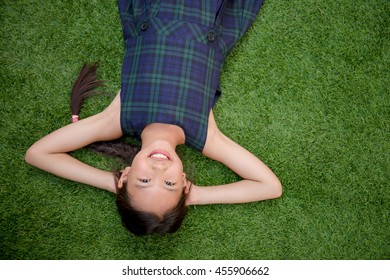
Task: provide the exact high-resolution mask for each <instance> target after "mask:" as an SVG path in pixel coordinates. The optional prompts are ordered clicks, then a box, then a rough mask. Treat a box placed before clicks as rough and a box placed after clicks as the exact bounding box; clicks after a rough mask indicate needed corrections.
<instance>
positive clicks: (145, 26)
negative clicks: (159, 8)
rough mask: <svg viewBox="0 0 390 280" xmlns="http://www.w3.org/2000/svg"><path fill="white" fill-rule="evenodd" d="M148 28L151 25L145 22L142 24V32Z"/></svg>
mask: <svg viewBox="0 0 390 280" xmlns="http://www.w3.org/2000/svg"><path fill="white" fill-rule="evenodd" d="M148 27H149V24H148V23H147V22H144V23H142V25H141V30H142V31H145V30H146V29H148Z"/></svg>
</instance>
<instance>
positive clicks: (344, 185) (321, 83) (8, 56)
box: [0, 0, 390, 260]
mask: <svg viewBox="0 0 390 280" xmlns="http://www.w3.org/2000/svg"><path fill="white" fill-rule="evenodd" d="M0 5H1V7H0V36H1V42H0V51H1V53H0V59H1V61H0V65H1V68H0V69H1V70H0V92H1V103H0V113H1V127H0V153H1V156H0V172H1V176H0V258H1V259H206V260H208V259H388V258H390V245H389V242H390V241H389V240H390V228H389V218H390V217H389V216H390V192H389V185H390V184H389V181H390V176H389V175H390V155H389V152H390V108H389V107H390V95H389V54H390V53H389V50H390V44H389V35H390V34H389V30H390V25H389V18H390V16H389V15H390V4H389V1H387V0H372V1H366V0H340V1H325V0H291V1H286V0H267V1H265V4H264V6H263V8H262V10H261V12H260V14H259V16H258V18H257V19H256V21H255V22H254V24H253V25H252V27H251V28H250V30H249V31H248V32H247V34H246V35H245V37H244V38H243V39H242V40H241V41H240V42H239V43H238V44H237V46H236V47H235V48H234V50H233V51H232V53H231V54H230V55H229V57H228V58H227V60H226V63H225V65H224V68H223V73H222V80H221V86H222V91H223V94H222V97H221V98H220V100H219V101H218V103H217V105H216V107H215V109H214V111H215V117H216V120H217V123H218V124H219V127H220V129H221V130H222V131H223V132H224V133H225V134H226V135H228V136H229V137H231V138H232V139H233V140H235V141H236V142H238V143H240V144H241V145H242V146H244V147H246V148H247V149H249V150H250V151H251V152H253V153H254V154H255V155H257V156H259V157H260V158H261V159H262V160H263V161H264V162H265V163H267V164H268V165H269V166H270V167H271V169H272V170H274V171H275V173H276V174H277V175H278V177H279V178H280V180H281V181H282V184H283V186H284V193H283V196H282V197H281V198H279V199H277V200H271V201H264V202H257V203H251V204H243V205H207V206H196V207H195V206H191V207H190V209H189V213H188V215H187V217H186V219H185V221H184V224H183V226H182V228H181V229H180V230H179V231H178V232H177V233H175V234H172V235H167V236H148V237H135V236H133V235H131V234H130V233H128V232H127V230H126V229H125V228H123V226H122V225H121V222H120V218H119V216H118V214H117V211H116V207H115V197H114V195H112V194H110V193H107V192H104V191H102V190H98V189H94V188H91V187H87V186H84V185H81V184H78V183H74V182H70V181H67V180H64V179H61V178H57V177H55V176H53V175H50V174H47V173H45V172H43V171H40V170H38V169H35V168H33V167H31V166H28V165H27V164H26V163H25V161H24V153H25V151H26V150H27V149H28V147H29V146H30V145H31V144H33V143H34V142H35V141H36V140H38V139H39V138H41V137H43V136H44V135H46V134H48V133H49V132H51V131H53V130H55V129H57V128H59V127H61V126H63V125H65V124H67V123H69V121H70V109H69V91H70V87H71V84H72V81H73V79H74V78H75V76H76V75H77V73H78V71H79V69H80V67H81V66H82V64H83V63H84V62H92V61H99V62H100V68H99V75H100V77H101V78H102V79H104V80H107V81H108V82H107V91H109V92H112V94H113V95H114V94H115V93H116V92H117V90H118V89H119V85H120V82H119V80H120V68H121V60H122V55H123V40H122V33H121V25H120V21H119V16H118V12H117V4H116V1H114V0H111V1H103V0H102V1H98V0H94V1H91V0H78V1H59V0H52V1H49V2H48V1H41V0H30V1H26V0H19V1H13V0H2V1H1V2H0ZM110 100H111V97H106V96H103V97H95V98H92V99H90V100H88V101H87V103H86V105H85V107H84V111H83V116H82V117H85V116H88V115H91V114H94V113H97V112H99V111H101V110H102V109H103V108H105V106H107V105H108V104H109V102H110ZM180 152H181V154H182V155H183V160H184V162H191V165H193V166H194V170H195V173H194V180H195V182H196V183H197V184H198V185H213V184H223V183H228V182H232V181H235V180H237V179H238V178H237V176H236V175H235V174H233V173H232V172H231V171H230V170H228V169H227V168H225V167H224V166H222V165H221V164H219V163H216V162H213V161H211V160H208V159H206V158H204V157H203V156H202V155H200V154H199V153H197V152H195V151H192V150H190V149H188V148H185V147H180ZM227 152H228V151H227ZM74 155H75V156H76V157H78V158H80V159H81V160H83V161H85V162H87V163H90V164H92V165H94V166H97V167H101V168H105V169H110V168H111V165H112V161H111V160H110V159H107V158H103V157H101V156H99V155H95V154H93V153H91V152H89V151H85V150H81V151H77V152H75V153H74Z"/></svg>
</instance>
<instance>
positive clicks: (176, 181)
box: [124, 148, 188, 216]
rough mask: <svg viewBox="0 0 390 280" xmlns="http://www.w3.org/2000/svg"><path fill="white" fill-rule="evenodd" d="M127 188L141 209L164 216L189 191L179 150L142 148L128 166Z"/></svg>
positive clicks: (137, 206)
mask: <svg viewBox="0 0 390 280" xmlns="http://www.w3.org/2000/svg"><path fill="white" fill-rule="evenodd" d="M124 173H126V174H125V175H127V184H126V187H127V191H128V192H129V194H130V196H131V198H132V200H133V201H134V204H135V207H136V208H137V209H139V210H141V211H145V212H151V213H155V214H157V215H159V216H161V215H163V214H164V213H165V212H166V211H167V210H169V209H172V208H173V207H175V206H176V204H177V203H178V201H179V199H180V197H181V196H182V194H183V190H185V191H186V192H188V190H187V181H186V175H185V174H184V173H183V165H182V162H181V160H180V158H179V157H178V155H177V154H176V152H175V150H170V151H168V149H167V148H165V149H160V148H154V149H153V148H150V149H141V151H140V152H139V153H138V154H137V155H136V157H135V158H134V160H133V163H132V165H131V167H128V168H126V170H125V172H124Z"/></svg>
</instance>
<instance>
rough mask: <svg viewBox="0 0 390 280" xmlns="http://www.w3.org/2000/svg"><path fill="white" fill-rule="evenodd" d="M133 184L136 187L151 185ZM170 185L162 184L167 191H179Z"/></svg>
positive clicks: (142, 187)
mask: <svg viewBox="0 0 390 280" xmlns="http://www.w3.org/2000/svg"><path fill="white" fill-rule="evenodd" d="M134 186H135V187H136V188H137V189H146V188H149V187H151V185H149V184H148V185H141V184H134ZM171 187H172V186H168V185H166V184H164V189H166V190H167V191H170V192H177V191H179V188H174V189H172V188H171Z"/></svg>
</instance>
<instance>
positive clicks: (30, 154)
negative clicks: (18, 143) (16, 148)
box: [24, 145, 39, 165]
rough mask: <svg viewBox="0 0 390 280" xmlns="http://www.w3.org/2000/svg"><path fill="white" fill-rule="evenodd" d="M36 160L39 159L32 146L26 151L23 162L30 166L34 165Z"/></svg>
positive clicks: (36, 151)
mask: <svg viewBox="0 0 390 280" xmlns="http://www.w3.org/2000/svg"><path fill="white" fill-rule="evenodd" d="M37 158H39V152H38V150H37V149H36V148H35V147H34V145H33V146H31V147H30V148H29V149H28V150H27V152H26V154H25V155H24V160H25V161H26V162H27V163H28V164H30V165H35V162H36V161H37Z"/></svg>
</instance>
